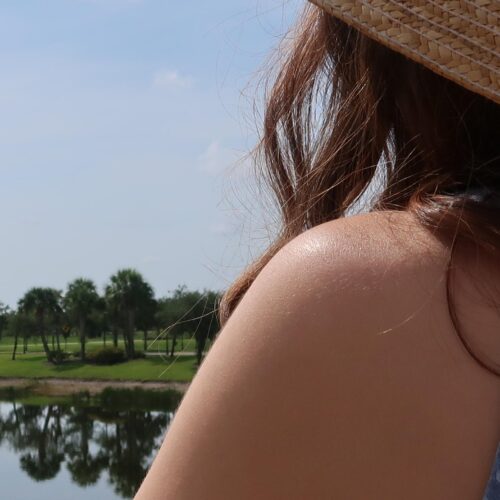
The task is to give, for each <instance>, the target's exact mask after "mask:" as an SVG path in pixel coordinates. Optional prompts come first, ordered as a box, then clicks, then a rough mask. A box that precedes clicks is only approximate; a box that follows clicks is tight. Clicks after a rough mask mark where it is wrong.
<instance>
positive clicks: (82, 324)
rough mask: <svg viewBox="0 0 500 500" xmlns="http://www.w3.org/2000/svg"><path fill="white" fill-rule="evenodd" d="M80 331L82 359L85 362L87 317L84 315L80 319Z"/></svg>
mask: <svg viewBox="0 0 500 500" xmlns="http://www.w3.org/2000/svg"><path fill="white" fill-rule="evenodd" d="M79 320H80V321H79V330H80V359H81V360H82V361H85V316H84V315H83V314H82V315H81V316H80V318H79Z"/></svg>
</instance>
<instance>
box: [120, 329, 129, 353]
mask: <svg viewBox="0 0 500 500" xmlns="http://www.w3.org/2000/svg"><path fill="white" fill-rule="evenodd" d="M122 335H123V345H124V349H125V356H126V357H127V359H130V347H129V345H128V344H129V341H128V333H127V329H126V328H124V329H123V330H122Z"/></svg>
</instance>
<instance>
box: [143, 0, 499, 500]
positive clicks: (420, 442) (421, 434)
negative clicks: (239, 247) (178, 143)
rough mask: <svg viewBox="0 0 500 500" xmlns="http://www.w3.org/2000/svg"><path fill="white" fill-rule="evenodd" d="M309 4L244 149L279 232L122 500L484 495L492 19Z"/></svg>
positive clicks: (490, 313)
mask: <svg viewBox="0 0 500 500" xmlns="http://www.w3.org/2000/svg"><path fill="white" fill-rule="evenodd" d="M315 2H317V4H318V5H319V6H320V8H318V7H310V8H309V9H308V10H307V12H306V13H305V15H304V18H303V19H302V20H301V22H300V25H299V27H298V30H297V32H296V33H295V35H294V37H293V43H292V45H291V46H290V47H288V48H287V49H286V54H285V61H284V62H283V64H282V66H281V68H280V70H279V72H278V75H277V77H276V80H275V83H274V86H273V88H272V92H271V93H270V95H269V96H268V101H267V108H266V114H265V123H264V130H263V139H262V143H261V147H260V151H261V152H262V153H263V158H264V163H265V169H266V170H265V175H266V176H267V179H268V180H269V181H270V183H271V185H272V187H273V189H274V191H275V193H276V195H277V200H278V203H279V207H280V209H281V213H282V222H283V223H282V230H281V232H280V234H279V237H278V238H277V240H276V242H275V243H274V244H273V245H272V246H271V247H270V248H269V250H268V251H267V252H266V253H265V254H264V255H263V256H262V257H261V258H260V259H259V260H258V261H257V262H256V263H254V264H253V266H252V267H250V268H249V269H248V270H247V271H246V272H245V273H244V275H243V276H242V277H240V279H239V280H238V281H237V282H236V283H235V284H234V285H233V286H232V288H231V289H230V290H229V291H228V292H227V294H226V296H225V297H224V300H223V304H222V308H221V314H222V319H223V320H224V321H225V325H224V328H223V330H222V332H221V333H220V335H219V337H218V339H217V341H216V343H215V345H214V347H213V348H212V350H211V352H210V354H209V355H208V357H207V359H206V360H205V362H204V364H203V366H202V367H201V369H200V370H199V372H198V374H197V376H196V378H195V380H194V381H193V383H192V385H191V387H190V388H189V391H188V392H187V394H186V396H185V398H184V400H183V402H182V404H181V406H180V408H179V410H178V412H177V415H176V417H175V420H174V422H173V424H172V427H171V428H170V430H169V432H168V434H167V437H166V439H165V442H164V444H163V447H162V448H161V450H160V452H159V455H158V457H157V458H156V460H155V462H154V464H153V466H152V468H151V471H150V472H149V475H148V477H147V478H146V480H145V482H144V484H143V486H142V487H141V489H140V491H139V493H138V495H137V499H140V500H143V499H148V500H153V499H154V500H161V499H165V500H166V499H168V500H170V499H175V500H184V499H189V500H191V499H193V500H194V499H196V500H198V499H207V500H215V499H217V500H219V499H239V500H241V499H247V498H248V499H287V500H290V499H354V500H358V499H366V498H371V499H384V500H396V499H403V498H404V499H405V500H417V499H419V500H420V499H426V500H443V499H450V500H451V499H453V500H473V499H481V498H483V495H484V494H485V489H486V487H487V483H488V478H489V476H490V471H491V467H492V463H493V462H494V457H495V451H496V447H497V444H498V442H499V440H500V377H499V375H500V315H499V314H498V311H499V309H498V305H499V303H500V291H499V287H498V283H500V265H499V262H500V258H499V255H500V201H499V200H500V140H499V139H500V136H499V131H500V110H499V108H500V107H499V104H498V103H499V102H500V88H499V47H498V44H499V43H500V36H499V34H498V20H499V18H500V3H499V1H498V0H455V1H441V0H439V1H438V0H434V1H432V0H428V1H423V0H412V1H410V0H405V1H403V0H399V1H397V0H315ZM374 193H375V195H374V196H371V195H373V194H374ZM368 203H369V204H370V210H369V212H368V213H364V214H358V215H354V214H353V213H354V212H355V211H356V207H359V206H360V205H366V204H368ZM494 479H495V478H494V477H492V481H494ZM493 488H494V483H493V482H492V483H491V485H490V495H493ZM490 498H493V496H490Z"/></svg>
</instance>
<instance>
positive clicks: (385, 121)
mask: <svg viewBox="0 0 500 500" xmlns="http://www.w3.org/2000/svg"><path fill="white" fill-rule="evenodd" d="M284 50H285V53H284V55H283V52H282V53H281V54H282V57H283V58H284V60H283V62H282V64H281V66H280V69H279V71H278V73H277V75H276V77H275V79H274V82H273V85H272V88H271V91H270V93H269V94H268V96H267V99H266V100H267V102H266V106H265V116H264V126H263V133H262V139H261V141H260V144H259V146H258V148H257V159H260V160H262V161H261V162H260V165H262V171H261V174H262V176H263V177H264V179H265V180H266V181H267V182H268V183H269V185H270V187H271V188H272V190H273V192H274V193H275V195H276V200H277V203H278V207H279V210H280V214H281V221H282V225H281V229H280V232H279V234H278V236H277V238H276V240H275V241H274V242H273V243H272V244H271V246H270V247H269V248H268V249H267V251H265V252H264V254H263V255H262V256H261V257H260V258H259V259H258V260H257V261H256V262H254V263H253V264H252V265H251V266H250V267H249V268H248V269H247V270H246V271H245V272H244V273H243V274H242V275H241V276H240V277H239V278H238V279H237V281H236V282H235V283H234V284H233V285H232V286H231V287H230V288H229V290H228V291H227V292H226V294H225V295H224V297H223V300H222V303H221V309H220V314H221V323H224V322H225V321H226V320H227V318H228V317H229V315H230V314H231V312H232V311H233V310H234V308H235V307H236V305H237V304H238V302H239V301H240V299H241V297H242V296H243V295H244V294H245V292H246V291H247V289H248V288H249V287H250V285H251V284H252V282H253V281H254V279H255V278H256V276H257V275H258V274H259V272H260V271H261V269H262V268H263V267H264V266H265V265H266V263H267V262H268V261H269V260H270V259H271V258H272V256H273V255H275V253H276V252H277V251H278V250H279V249H280V248H282V247H283V246H284V245H285V244H286V243H287V242H288V241H289V240H291V239H292V238H294V237H295V236H297V235H299V234H300V233H302V232H303V231H305V230H307V229H309V228H311V227H314V226H316V225H318V224H321V223H323V222H326V221H329V220H333V219H337V218H339V217H343V216H345V215H348V214H349V210H350V209H351V208H352V206H353V204H356V203H357V202H359V201H360V197H361V196H362V195H363V194H366V191H367V188H368V187H369V186H370V183H372V181H373V180H374V178H375V176H376V175H378V176H379V181H378V182H379V183H381V184H382V186H383V187H382V189H381V192H380V193H379V194H378V197H377V198H376V199H375V200H374V201H373V203H372V205H371V207H370V209H371V210H372V211H374V210H407V211H412V212H414V213H415V214H416V215H417V216H418V219H419V221H420V222H421V223H422V224H423V225H424V226H425V227H427V228H429V229H430V230H432V231H433V232H434V233H435V234H436V235H437V236H438V237H440V238H442V239H443V240H444V241H445V242H446V243H447V244H448V245H449V246H450V248H451V254H453V248H454V245H455V242H456V241H457V238H465V239H469V240H472V241H474V242H475V244H478V245H479V246H480V247H482V248H484V249H485V250H487V251H489V252H496V253H498V254H500V202H499V200H500V106H498V105H496V104H495V103H494V102H492V101H489V100H488V99H486V98H483V97H481V96H479V95H477V94H474V93H472V92H470V91H468V90H466V89H464V88H462V87H460V86H459V85H456V84H454V83H452V82H450V81H448V80H446V79H444V78H442V77H440V76H438V75H436V74H434V73H433V72H431V71H429V70H427V69H426V68H424V67H423V66H421V65H419V64H417V63H414V62H412V61H410V60H409V59H406V58H405V57H404V56H402V55H400V54H398V53H396V52H394V51H392V50H390V49H388V48H386V47H384V46H382V45H380V44H378V43H376V42H374V41H372V40H371V39H369V38H367V37H366V36H364V35H362V34H361V33H359V32H358V31H356V30H355V29H353V28H351V27H349V26H347V25H346V24H345V23H343V22H342V21H339V20H337V19H335V18H334V17H332V16H330V15H328V14H327V13H325V12H323V11H322V10H320V9H318V8H316V7H312V6H310V7H308V8H307V9H306V12H305V13H304V16H303V17H302V19H301V21H300V23H299V25H298V26H297V28H296V29H295V31H294V33H293V42H292V43H291V45H290V46H289V47H288V48H286V49H284ZM478 193H480V196H479V195H478ZM450 269H451V267H450V266H449V267H448V279H450V276H451V275H450ZM447 288H448V291H449V289H450V283H449V282H448V285H447ZM450 299H451V297H450V296H449V301H448V304H449V308H450V314H451V316H452V319H453V321H454V323H455V326H456V327H457V331H459V328H458V325H457V322H458V320H457V318H456V314H455V311H454V310H453V307H452V304H451V300H450ZM461 337H462V340H463V341H464V343H465V345H466V347H467V348H468V349H469V352H471V354H472V355H473V356H474V357H476V359H477V361H478V362H480V363H481V364H482V365H483V366H485V367H487V368H488V369H490V370H492V371H495V372H498V370H496V368H494V367H492V364H491V363H487V362H485V361H484V360H482V359H479V358H478V357H477V356H476V355H475V354H474V352H473V350H472V349H470V346H469V345H468V343H467V341H466V339H465V338H464V337H463V336H461Z"/></svg>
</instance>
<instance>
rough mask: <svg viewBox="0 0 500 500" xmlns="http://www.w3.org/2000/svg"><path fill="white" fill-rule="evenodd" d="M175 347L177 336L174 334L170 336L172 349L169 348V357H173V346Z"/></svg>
mask: <svg viewBox="0 0 500 500" xmlns="http://www.w3.org/2000/svg"><path fill="white" fill-rule="evenodd" d="M176 345H177V334H176V333H175V330H174V333H173V334H172V347H171V348H170V357H173V356H174V351H175V346H176Z"/></svg>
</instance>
